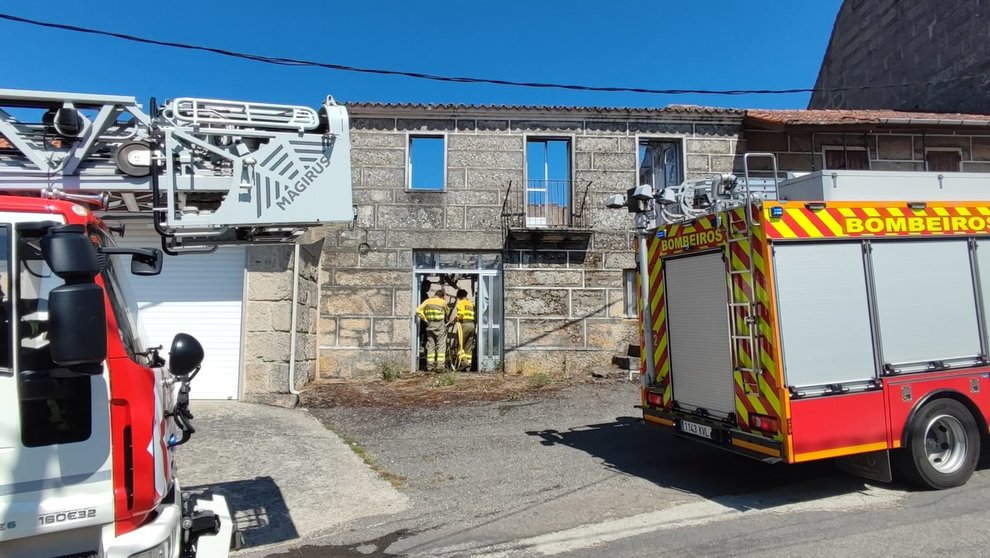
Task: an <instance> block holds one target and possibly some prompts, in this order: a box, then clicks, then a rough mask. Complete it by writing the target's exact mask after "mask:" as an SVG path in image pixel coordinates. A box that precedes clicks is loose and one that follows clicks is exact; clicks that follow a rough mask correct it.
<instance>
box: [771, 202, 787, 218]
mask: <svg viewBox="0 0 990 558" xmlns="http://www.w3.org/2000/svg"><path fill="white" fill-rule="evenodd" d="M770 216H771V217H783V216H784V208H783V207H780V206H779V205H775V206H773V207H771V208H770Z"/></svg>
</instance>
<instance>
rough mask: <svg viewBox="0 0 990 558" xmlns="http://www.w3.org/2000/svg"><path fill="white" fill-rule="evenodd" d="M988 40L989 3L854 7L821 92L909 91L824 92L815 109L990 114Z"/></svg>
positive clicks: (956, 0)
mask: <svg viewBox="0 0 990 558" xmlns="http://www.w3.org/2000/svg"><path fill="white" fill-rule="evenodd" d="M988 36H990V5H988V4H987V2H986V1H984V0H938V1H937V2H935V1H927V2H926V1H905V0H846V1H845V2H844V3H843V5H842V7H841V9H840V10H839V14H838V16H837V18H836V22H835V27H834V29H833V31H832V38H831V40H830V42H829V47H828V50H827V52H826V54H825V59H824V61H823V62H822V67H821V70H820V72H819V75H818V81H817V83H816V84H815V88H816V89H834V88H839V87H849V86H857V85H864V84H874V85H875V84H887V83H893V84H905V85H903V86H900V87H891V88H875V89H851V90H848V91H829V92H816V93H814V94H813V95H812V97H811V102H810V104H809V108H890V109H899V110H923V111H933V112H968V113H990V97H988V96H987V95H985V94H984V93H983V92H984V91H986V90H987V88H988V85H990V41H988V40H987V37H988ZM919 82H920V83H919ZM929 82H933V83H929Z"/></svg>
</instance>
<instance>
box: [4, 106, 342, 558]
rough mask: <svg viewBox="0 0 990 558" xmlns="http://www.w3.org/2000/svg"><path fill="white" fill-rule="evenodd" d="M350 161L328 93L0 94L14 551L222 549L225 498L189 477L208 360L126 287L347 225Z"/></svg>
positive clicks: (7, 468)
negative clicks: (161, 325)
mask: <svg viewBox="0 0 990 558" xmlns="http://www.w3.org/2000/svg"><path fill="white" fill-rule="evenodd" d="M349 152H350V138H349V128H348V118H347V112H346V110H345V108H344V107H342V106H340V105H338V104H337V103H335V102H334V101H333V99H332V98H329V97H328V98H327V99H326V101H325V102H324V103H323V105H322V106H321V107H320V108H319V109H318V110H314V109H312V108H309V107H300V106H289V105H276V104H266V103H245V102H235V101H223V100H214V99H199V98H178V99H174V100H170V101H167V102H165V103H163V104H162V106H161V107H158V105H157V103H156V102H155V101H154V99H152V101H151V103H150V104H149V106H148V110H145V109H144V108H143V107H142V106H141V105H139V104H138V103H137V101H136V100H135V99H134V98H133V97H124V96H109V95H83V94H70V93H55V92H41V91H19V90H0V291H2V292H0V302H2V317H0V335H2V338H0V409H2V411H0V412H2V413H3V414H4V419H3V421H2V424H3V427H2V428H0V556H4V557H21V556H25V557H27V556H30V557H40V556H73V557H76V556H79V557H82V556H86V557H90V556H99V557H108V558H117V557H119V558H178V557H183V558H185V557H193V556H199V557H203V556H209V557H212V556H226V555H227V553H228V549H229V547H230V546H231V542H232V540H233V541H236V539H237V537H236V533H235V532H234V526H233V523H232V521H231V517H230V512H229V509H228V507H227V505H226V502H225V500H224V499H223V497H222V496H220V495H214V496H206V495H202V494H200V495H197V494H192V493H189V492H184V491H183V490H182V489H181V487H180V484H179V482H178V479H177V476H176V472H177V471H176V465H175V452H176V448H178V446H180V445H182V444H183V443H185V442H186V441H187V440H188V439H189V437H190V436H191V435H192V434H193V433H194V431H195V430H194V428H193V425H192V419H193V416H192V413H190V411H189V394H190V389H191V388H190V386H191V384H193V383H194V379H195V378H196V376H197V374H199V373H200V364H201V362H202V359H203V355H204V349H203V347H202V346H201V345H200V343H199V342H198V341H197V340H196V339H194V338H193V337H192V336H190V335H186V334H182V333H180V334H178V335H176V337H175V338H174V339H173V340H171V344H170V347H169V349H168V350H167V352H166V351H165V350H163V349H162V345H161V343H162V342H165V343H168V342H169V340H156V339H146V338H144V336H143V334H142V328H141V324H140V320H139V317H138V313H137V307H136V305H135V301H134V299H133V296H132V295H131V294H130V290H129V281H130V278H129V276H130V275H135V276H138V277H136V278H134V280H141V277H140V276H148V275H156V274H158V273H160V272H161V270H162V266H163V261H164V259H165V258H164V256H163V253H168V254H170V255H174V254H183V253H189V252H204V251H205V252H208V251H212V250H216V249H217V247H218V246H223V245H228V244H252V243H284V244H292V243H294V242H296V241H297V240H298V239H299V237H300V236H301V235H303V234H304V233H305V231H307V230H308V229H310V228H311V227H315V226H321V225H324V224H328V223H347V222H350V221H352V219H353V214H354V212H353V207H352V203H351V178H350V177H351V171H350V153H349ZM126 219H140V220H143V221H145V222H151V223H152V224H153V225H154V228H155V230H156V231H157V232H158V233H159V235H160V236H161V248H157V247H152V248H130V247H121V246H118V245H117V243H116V241H115V237H117V236H119V235H121V234H126V228H125V227H124V226H114V225H113V224H112V223H114V222H120V223H124V224H125V225H126ZM203 280H204V281H206V280H209V278H203ZM203 373H204V374H209V373H210V372H209V370H206V371H204V372H203Z"/></svg>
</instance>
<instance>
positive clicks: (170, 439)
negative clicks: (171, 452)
mask: <svg viewBox="0 0 990 558" xmlns="http://www.w3.org/2000/svg"><path fill="white" fill-rule="evenodd" d="M176 441H177V440H176V439H175V434H171V435H170V436H169V437H168V447H170V448H174V447H175V442H176Z"/></svg>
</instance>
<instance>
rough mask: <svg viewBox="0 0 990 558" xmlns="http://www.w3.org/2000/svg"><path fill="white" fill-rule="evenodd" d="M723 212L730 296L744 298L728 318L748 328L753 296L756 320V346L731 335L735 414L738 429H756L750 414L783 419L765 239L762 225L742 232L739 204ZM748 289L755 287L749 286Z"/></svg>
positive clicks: (735, 325) (739, 327) (743, 217)
mask: <svg viewBox="0 0 990 558" xmlns="http://www.w3.org/2000/svg"><path fill="white" fill-rule="evenodd" d="M726 217H727V223H726V226H727V227H728V231H727V236H728V238H729V239H731V240H732V242H727V243H726V246H727V249H728V252H729V258H728V267H729V269H730V270H732V271H733V272H734V273H732V274H729V277H730V281H729V286H730V288H731V289H732V291H731V292H732V297H731V300H732V301H734V302H741V303H746V304H747V306H746V307H742V306H737V307H735V308H734V309H733V311H732V314H731V316H730V318H731V320H732V321H733V322H734V323H733V329H734V331H735V332H737V333H746V332H748V331H749V323H748V318H749V313H750V310H749V308H752V307H753V303H754V302H755V308H756V316H755V317H756V322H755V323H754V325H753V327H754V328H755V329H756V332H755V333H756V335H755V337H756V346H755V347H754V343H753V342H752V340H750V339H737V340H735V341H732V343H733V345H734V346H733V351H732V354H733V358H734V360H735V362H733V371H732V375H733V380H734V385H735V391H736V393H735V396H736V397H735V399H736V417H737V422H738V426H739V428H740V429H742V430H744V431H747V432H751V433H754V434H757V433H758V432H755V431H753V429H752V428H751V427H750V416H752V415H753V414H759V415H763V416H767V417H771V418H776V419H778V423H780V424H783V423H784V421H783V420H782V419H783V418H784V415H783V412H782V411H783V408H782V406H781V395H780V391H781V390H780V387H779V386H780V385H781V381H780V376H779V370H778V367H777V363H776V351H775V343H774V335H775V333H774V331H775V330H774V328H773V326H772V324H773V322H772V317H771V315H770V311H769V309H770V308H771V307H772V306H771V299H770V293H769V289H768V288H767V281H768V273H767V269H768V263H767V262H768V259H767V240H766V236H765V234H764V231H763V228H762V227H753V229H752V233H753V234H752V236H750V235H749V234H748V233H747V225H746V215H745V208H738V209H735V210H733V211H731V212H729V213H728V214H727V216H726ZM751 260H752V266H751V265H750V261H751ZM751 274H752V277H751ZM751 282H752V286H751ZM754 289H755V291H756V292H755V293H754V292H752V291H753V290H754ZM757 357H758V359H757ZM754 363H755V364H754ZM772 437H773V438H774V439H776V440H778V441H783V439H784V435H783V433H782V432H778V433H777V434H776V435H774V436H772Z"/></svg>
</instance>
